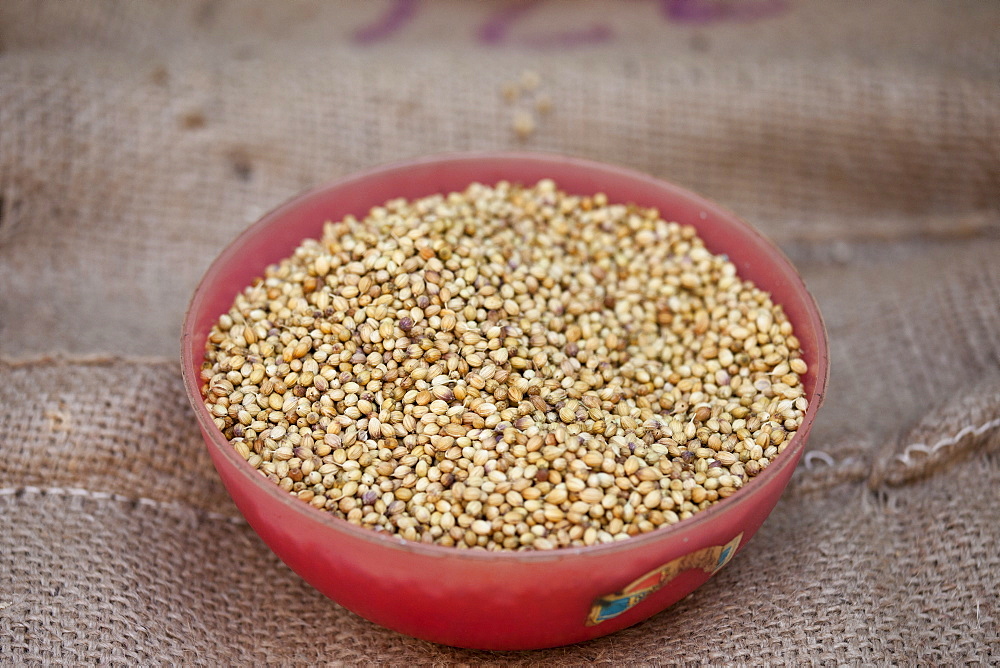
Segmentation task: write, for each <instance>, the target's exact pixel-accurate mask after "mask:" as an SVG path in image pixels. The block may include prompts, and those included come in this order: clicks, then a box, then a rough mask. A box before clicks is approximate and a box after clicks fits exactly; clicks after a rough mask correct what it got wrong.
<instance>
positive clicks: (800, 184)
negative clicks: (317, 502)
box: [0, 0, 1000, 665]
mask: <svg viewBox="0 0 1000 668" xmlns="http://www.w3.org/2000/svg"><path fill="white" fill-rule="evenodd" d="M998 22H1000V7H998V6H997V5H996V4H995V3H987V2H954V3H936V2H928V1H923V0H920V1H914V2H895V1H893V2H883V3H878V4H877V5H875V6H872V5H870V4H869V3H851V4H849V5H848V4H847V3H824V2H818V1H816V0H809V1H806V0H802V1H799V2H791V1H790V2H770V1H767V0H722V1H716V0H703V1H684V2H680V1H678V2H669V1H666V2H627V3H621V4H616V5H615V12H613V13H609V12H608V11H607V10H606V4H605V3H597V2H579V3H572V4H569V3H565V2H559V1H552V2H540V3H539V2H536V3H520V4H518V3H513V4H510V3H506V2H482V3H467V2H458V1H448V2H423V3H420V2H397V1H392V2H385V3H365V4H362V3H320V2H289V3H249V2H225V1H221V0H208V1H205V2H177V3H156V4H153V3H129V4H121V3H112V2H76V3H61V2H26V1H21V0H17V1H15V2H5V3H2V4H0V424H2V425H3V427H2V429H0V512H2V517H3V518H4V519H5V520H6V522H5V528H4V530H3V531H0V663H7V662H12V663H14V664H39V665H51V664H66V665H77V664H79V663H82V662H109V663H124V664H128V665H147V664H164V663H170V664H177V663H182V664H210V665H218V664H233V663H240V664H258V663H271V664H283V665H286V664H290V663H303V664H319V663H323V664H345V665H352V664H357V663H365V662H385V663H392V664H421V665H423V664H438V665H441V664H453V663H473V664H479V663H496V664H500V665H527V664H535V663H547V664H548V663H551V664H555V665H579V664H582V663H600V664H602V665H622V664H656V663H673V662H704V663H711V664H771V663H789V664H800V663H806V662H817V663H831V664H832V663H836V664H843V663H863V664H870V663H900V664H912V663H925V664H926V663H937V664H940V663H947V664H951V663H960V662H972V663H981V664H989V663H995V662H997V661H1000V637H998V622H1000V601H998V593H997V592H998V591H1000V559H998V551H997V549H996V544H997V541H998V539H1000V530H998V529H997V525H998V522H997V511H996V506H997V492H996V490H997V489H1000V464H998V459H1000V457H998V451H1000V263H998V262H997V259H998V258H1000V112H998V109H1000V84H998V81H997V76H996V73H997V71H998V67H1000V56H998V54H1000V39H998V37H997V33H996V30H995V26H996V25H997V24H998ZM525 70H534V71H536V72H537V73H538V74H539V75H540V79H541V83H540V85H539V87H538V89H537V90H534V91H523V92H522V93H521V95H520V97H518V98H517V99H516V100H510V99H508V98H506V97H505V96H504V95H503V94H502V91H503V89H504V87H505V84H508V83H509V82H515V81H517V80H518V79H519V77H520V76H521V74H522V73H523V72H524V71H525ZM543 97H544V98H548V99H549V100H550V101H551V111H549V112H548V113H541V112H539V111H537V109H536V106H535V105H536V103H537V101H538V100H539V99H540V98H543ZM518 111H522V112H528V113H530V114H532V115H533V117H534V121H535V124H536V128H535V131H534V132H533V133H532V134H531V135H530V136H529V137H527V138H524V139H522V138H519V137H518V135H517V134H516V133H515V132H514V130H513V128H512V120H513V118H514V115H515V114H516V113H517V112H518ZM496 148H502V149H511V148H520V149H529V150H547V151H556V152H560V153H566V154H572V155H580V156H584V157H589V158H594V159H598V160H603V161H607V162H613V163H618V164H624V165H628V166H631V167H634V168H637V169H640V170H643V171H646V172H649V173H651V174H654V175H657V176H661V177H664V178H667V179H669V180H672V181H675V182H678V183H680V184H682V185H684V186H687V187H690V188H692V189H694V190H697V191H699V192H702V193H703V194H705V195H707V196H709V197H711V198H713V199H715V200H717V201H719V202H721V203H722V204H724V205H726V206H728V207H729V208H731V209H733V210H735V211H737V212H738V213H740V214H741V215H742V216H743V217H745V218H747V219H748V220H750V221H751V222H752V223H753V224H754V225H756V226H757V227H759V228H760V229H761V230H762V231H764V232H765V233H766V234H768V235H769V236H770V237H772V238H773V239H775V240H776V241H777V242H778V243H779V244H780V245H781V246H782V247H783V248H784V249H785V251H786V252H787V253H788V254H789V256H790V257H791V259H792V260H793V261H794V262H795V263H796V265H797V266H798V268H799V270H800V271H801V273H802V275H803V277H804V278H805V280H806V282H807V284H808V286H809V287H810V289H811V290H812V292H813V293H814V294H815V296H816V297H817V300H818V301H819V304H820V307H821V309H822V311H823V314H824V317H825V319H826V323H827V327H828V330H829V335H830V343H831V353H832V362H833V373H832V376H831V381H830V384H829V387H828V394H827V398H826V403H825V405H824V408H823V412H822V413H821V414H820V416H819V419H818V420H817V423H816V425H815V428H814V430H813V434H812V437H811V440H810V447H809V450H808V451H807V453H806V455H805V457H804V459H803V461H802V464H801V465H800V468H799V470H798V471H797V472H796V474H795V476H794V478H793V481H792V484H791V486H790V488H789V489H788V491H787V492H786V494H785V496H784V497H783V498H782V501H781V502H780V503H779V505H778V507H777V508H776V510H775V512H774V514H773V515H772V516H771V518H769V519H768V521H767V522H766V523H765V525H764V527H763V528H762V529H761V531H760V532H759V533H758V535H757V536H756V537H755V538H754V539H753V541H752V542H751V543H750V544H749V546H748V547H747V548H746V550H744V551H743V552H741V553H740V555H738V557H737V558H736V559H735V560H734V561H733V562H732V563H731V564H730V565H729V566H727V567H726V569H724V570H723V571H722V572H720V573H719V574H718V575H717V576H716V577H715V578H713V579H712V580H711V581H710V582H709V583H708V584H707V585H705V586H704V587H702V588H701V589H699V590H698V591H697V592H695V593H694V594H693V595H692V596H691V597H689V598H687V599H685V600H684V601H682V602H681V603H679V604H678V605H676V606H674V607H673V608H671V609H670V610H668V611H665V612H664V613H661V614H659V615H657V616H655V617H654V618H652V619H650V620H648V621H647V622H645V623H643V624H640V625H638V626H635V627H633V628H630V629H627V630H625V631H623V632H620V633H618V634H615V635H612V636H610V637H607V638H602V639H598V640H596V641H593V642H590V643H585V644H582V645H578V646H573V647H568V648H560V649H553V650H546V651H540V652H532V653H521V654H501V653H487V652H472V651H465V650H456V649H452V648H446V647H439V646H434V645H430V644H428V643H424V642H421V641H417V640H414V639H411V638H407V637H404V636H401V635H398V634H396V633H393V632H391V631H387V630H385V629H382V628H379V627H377V626H374V625H372V624H370V623H368V622H366V621H365V620H362V619H360V618H359V617H357V616H355V615H353V614H352V613H350V612H347V611H346V610H344V609H342V608H340V607H339V606H337V605H336V604H334V603H332V602H331V601H329V600H327V599H325V598H324V597H322V596H321V595H320V594H318V593H317V592H315V591H314V590H312V589H311V588H310V587H309V586H308V585H306V584H305V583H304V582H303V581H302V580H300V579H299V578H298V577H297V576H296V575H294V574H293V573H292V572H291V571H290V570H289V569H288V568H286V567H285V566H284V565H283V564H282V563H281V562H280V561H279V560H277V558H276V557H274V555H273V554H272V553H271V552H270V551H269V550H268V549H267V547H266V546H265V545H264V544H263V543H262V542H261V541H260V540H259V539H258V538H257V536H256V535H255V534H254V533H253V531H252V530H251V529H250V528H249V527H248V526H247V525H246V524H245V523H244V522H243V520H242V519H241V518H240V517H239V514H238V512H237V511H236V509H235V507H234V506H233V505H232V503H231V502H230V501H229V499H228V497H227V496H226V494H225V491H224V489H223V488H222V486H221V484H220V483H219V481H218V478H217V476H216V474H215V472H214V470H213V469H212V466H211V463H210V461H209V459H208V457H207V454H206V453H205V451H204V446H203V444H202V441H201V437H200V435H199V433H198V430H197V427H196V424H195V421H194V418H193V416H192V413H191V410H190V407H189V406H188V404H187V402H186V400H185V398H184V395H183V388H182V385H181V382H180V374H179V367H178V364H177V362H176V358H177V353H178V346H179V342H178V339H179V329H180V322H181V319H182V317H183V311H184V308H185V307H186V304H187V302H188V300H189V298H190V295H191V292H192V291H193V289H194V286H195V284H196V283H197V281H198V279H199V278H200V276H201V273H202V272H203V271H204V269H205V267H207V265H208V263H209V262H210V261H211V260H212V258H213V257H215V255H216V254H217V253H218V252H219V251H220V250H221V248H222V247H223V246H224V245H225V244H226V243H227V242H228V241H229V240H230V239H231V238H232V237H233V236H235V234H237V233H238V232H239V231H240V230H241V229H243V228H244V227H245V226H246V225H247V224H249V223H250V222H252V221H253V220H254V219H255V218H257V217H258V216H259V215H260V214H262V213H263V212H265V211H266V210H268V209H270V208H272V207H273V206H275V205H277V204H279V203H280V202H282V201H283V200H285V199H286V198H288V197H290V196H292V195H294V194H295V193H297V192H299V191H301V190H302V189H304V188H307V187H311V186H315V185H318V184H320V183H322V182H324V181H326V180H329V179H331V178H334V177H337V176H341V175H345V174H348V173H351V172H353V171H356V170H358V169H361V168H365V167H369V166H373V165H376V164H380V163H384V162H388V161H394V160H399V159H404V158H407V157H412V156H416V155H423V154H429V153H437V152H441V151H446V150H467V149H496Z"/></svg>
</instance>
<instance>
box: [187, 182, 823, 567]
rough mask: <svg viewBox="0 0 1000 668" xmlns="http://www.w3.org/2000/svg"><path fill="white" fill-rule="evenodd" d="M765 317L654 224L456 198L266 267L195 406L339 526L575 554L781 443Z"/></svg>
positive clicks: (666, 519) (384, 214)
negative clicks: (205, 410) (570, 548)
mask: <svg viewBox="0 0 1000 668" xmlns="http://www.w3.org/2000/svg"><path fill="white" fill-rule="evenodd" d="M806 372H807V368H806V365H805V363H804V362H803V360H802V358H801V355H800V350H799V343H798V340H797V339H796V338H795V336H794V334H793V332H792V327H791V324H790V323H789V321H788V320H787V318H786V317H785V316H784V314H783V312H782V309H781V307H780V306H779V305H776V304H774V303H772V301H771V299H770V297H769V296H768V294H766V293H765V292H763V291H761V290H759V289H757V288H756V287H754V286H753V285H752V284H751V283H749V282H747V281H745V280H741V279H740V277H739V276H738V275H737V273H736V268H735V266H734V265H733V264H732V263H731V262H729V261H728V260H727V259H726V258H725V257H723V256H717V255H713V254H712V253H710V252H709V251H708V250H706V249H705V247H704V245H703V243H702V241H701V240H700V239H699V238H698V236H697V235H696V233H695V230H694V229H693V228H691V227H686V226H681V225H679V224H677V223H671V222H665V221H664V220H662V219H661V217H660V216H659V214H658V212H657V211H655V210H652V209H644V208H639V207H636V206H631V205H623V204H611V203H609V202H608V201H607V199H606V197H605V196H603V195H601V194H597V195H594V196H592V197H579V196H570V195H567V194H564V193H563V192H561V191H559V190H557V189H556V186H555V184H554V183H553V182H552V181H549V180H543V181H541V182H539V183H538V184H536V185H535V186H533V187H520V186H517V185H512V184H509V183H506V182H501V183H499V184H497V185H496V186H494V187H488V186H485V185H481V184H473V185H471V186H469V187H468V188H467V189H466V190H465V191H464V192H460V193H451V194H448V195H434V196H431V197H426V198H423V199H420V200H416V201H412V202H408V201H404V200H402V199H397V200H393V201H390V202H388V203H386V204H385V205H384V206H380V207H376V208H374V209H372V210H371V212H370V213H369V214H368V215H367V216H366V217H365V218H363V219H360V220H359V219H355V218H352V217H349V218H347V219H345V220H344V221H342V222H339V223H327V224H326V225H325V227H324V231H323V236H322V238H321V239H318V240H307V241H305V242H303V243H302V245H301V246H300V247H299V248H298V249H296V250H295V252H294V254H293V255H292V256H291V257H289V258H287V259H285V260H284V261H282V262H280V263H279V264H277V265H274V266H271V267H269V268H267V270H266V272H265V274H264V276H263V277H262V278H259V279H257V280H256V281H254V283H253V284H252V285H251V286H249V287H247V288H246V289H245V290H244V291H243V292H242V293H240V294H239V295H238V296H237V297H236V299H235V302H234V303H233V305H232V308H230V309H229V311H228V312H227V313H225V314H223V315H222V316H221V317H220V318H219V320H218V323H217V324H216V325H215V327H214V328H213V329H212V331H211V334H210V335H209V338H208V341H207V344H206V354H205V362H204V365H203V370H202V378H203V380H204V383H205V385H204V397H205V404H206V406H207V407H208V409H209V410H210V411H211V413H212V415H213V416H214V419H215V422H216V424H217V425H218V427H219V429H220V430H221V431H222V432H223V433H224V435H225V437H226V438H227V439H229V440H230V441H231V442H232V444H233V447H234V449H235V450H236V451H237V452H238V453H239V454H240V456H242V457H243V458H245V459H246V460H247V462H248V463H249V464H250V465H251V466H253V467H255V468H256V469H257V470H258V471H259V472H260V474H261V475H262V476H265V477H267V478H268V479H269V480H271V481H273V482H274V484H276V485H279V486H280V487H281V488H282V489H284V490H286V491H287V492H288V493H289V494H292V495H295V496H297V497H298V498H299V499H301V500H302V501H303V502H305V503H309V504H310V505H312V506H314V507H316V508H320V509H324V510H326V511H329V512H330V513H332V514H334V515H336V516H338V517H341V518H344V519H346V520H347V521H348V522H351V523H354V524H357V525H360V526H364V527H368V528H371V529H372V530H375V531H384V532H391V533H393V534H397V535H399V536H402V537H403V538H405V539H407V540H413V541H421V542H426V543H435V544H439V545H447V546H455V547H458V548H486V549H490V550H523V549H553V548H560V547H566V546H582V545H593V544H597V543H607V542H613V541H618V540H626V539H628V538H629V537H630V536H635V535H637V534H641V533H646V532H649V531H653V530H654V529H656V528H657V527H660V526H663V525H668V524H674V523H677V522H680V521H683V520H684V519H686V518H688V517H691V516H692V515H694V514H695V513H697V512H699V511H701V510H704V509H706V508H708V507H709V506H710V505H712V504H713V503H715V502H717V501H718V500H719V499H723V498H726V497H728V496H730V495H732V494H735V493H737V492H738V491H739V489H740V488H741V487H742V486H743V485H744V484H746V483H747V482H748V480H749V479H750V478H751V477H753V476H754V475H756V474H758V473H759V472H760V471H762V470H764V469H765V468H767V466H768V465H770V463H771V462H772V461H773V460H774V458H775V457H776V456H778V455H779V453H780V452H781V451H782V450H783V449H784V448H785V447H786V446H787V445H788V443H789V440H790V439H791V438H792V437H793V436H794V434H795V432H796V430H797V429H798V427H799V426H800V425H801V424H802V419H803V415H804V412H805V411H806V409H807V402H806V398H805V396H804V392H803V390H802V387H801V383H800V379H801V376H802V375H803V374H804V373H806Z"/></svg>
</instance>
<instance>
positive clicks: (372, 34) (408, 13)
mask: <svg viewBox="0 0 1000 668" xmlns="http://www.w3.org/2000/svg"><path fill="white" fill-rule="evenodd" d="M419 4H420V0H393V2H392V4H391V5H390V6H389V7H388V8H387V9H386V10H385V12H384V13H383V14H382V16H380V17H379V18H378V20H377V21H375V22H374V23H372V24H370V25H367V26H363V27H361V28H358V29H357V30H356V31H355V32H354V35H353V39H354V41H355V42H357V43H358V44H371V43H373V42H381V41H383V40H385V39H387V38H388V37H390V36H391V35H392V34H393V33H395V32H399V30H401V29H402V28H403V26H405V25H406V24H407V23H409V22H410V21H412V20H413V17H415V16H416V15H417V5H419Z"/></svg>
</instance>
